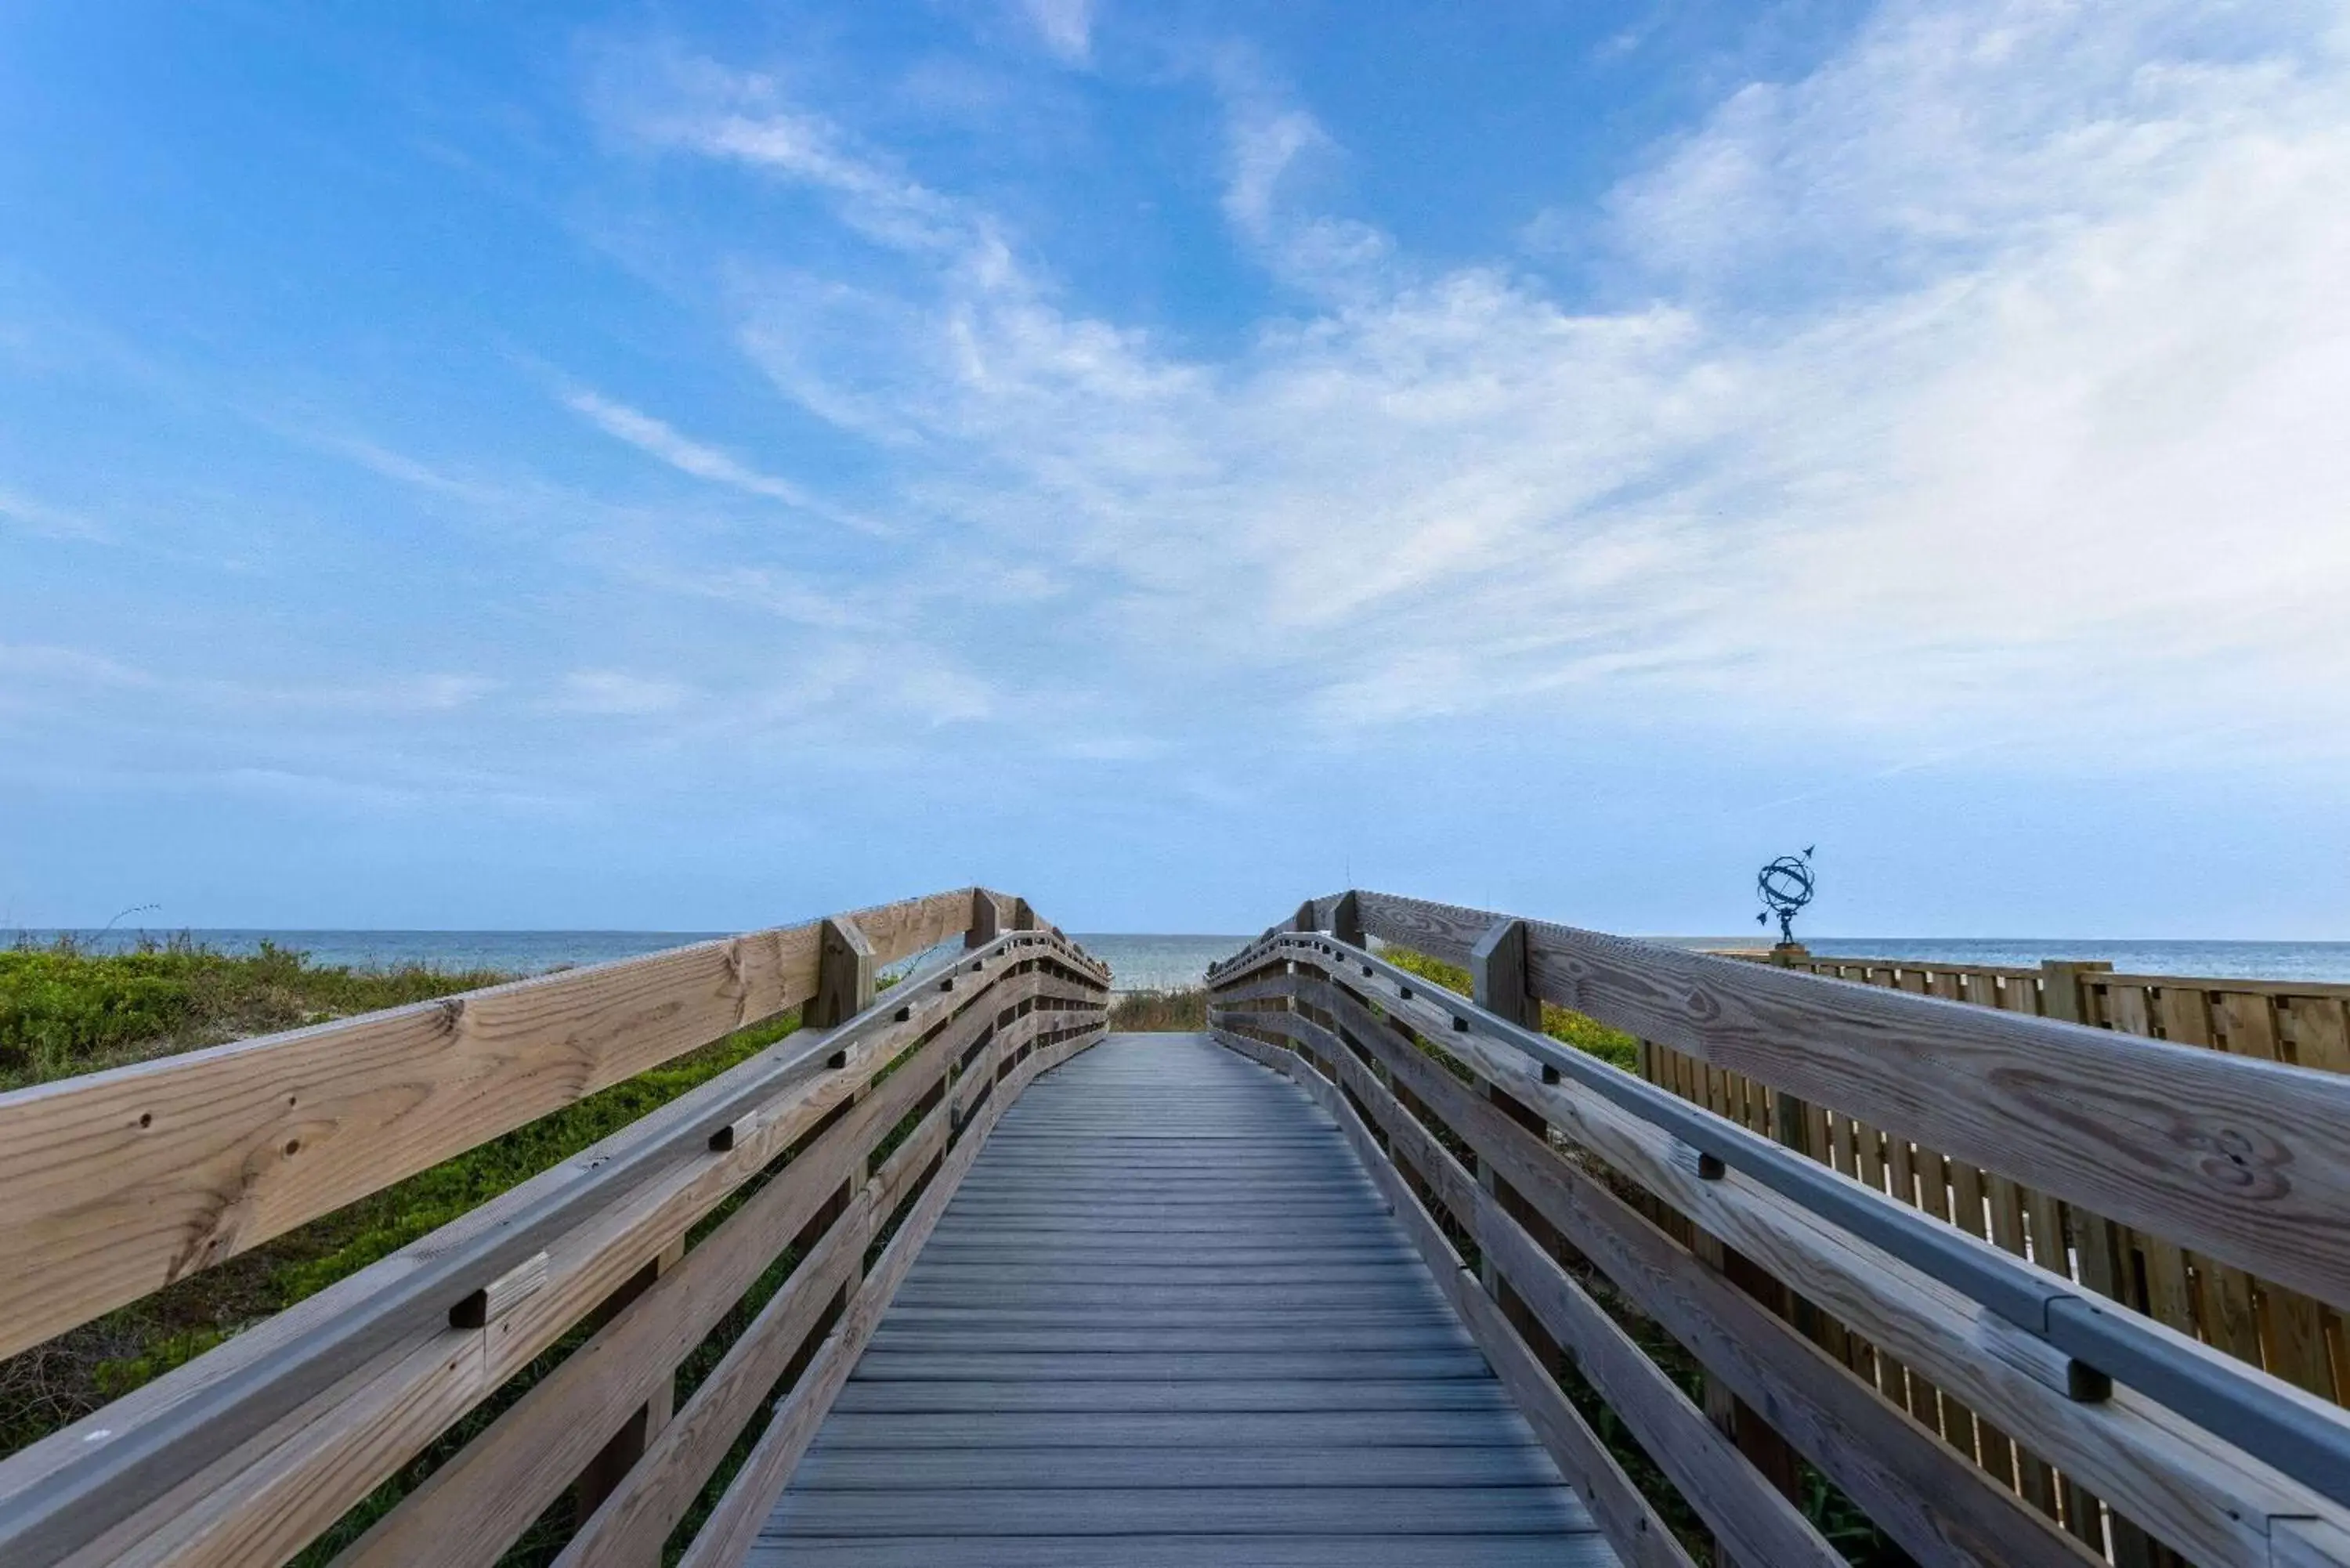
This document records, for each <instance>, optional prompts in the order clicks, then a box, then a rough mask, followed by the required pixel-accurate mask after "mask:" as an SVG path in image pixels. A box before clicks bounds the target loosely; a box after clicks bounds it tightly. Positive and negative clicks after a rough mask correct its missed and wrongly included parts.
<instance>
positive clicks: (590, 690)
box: [556, 670, 693, 716]
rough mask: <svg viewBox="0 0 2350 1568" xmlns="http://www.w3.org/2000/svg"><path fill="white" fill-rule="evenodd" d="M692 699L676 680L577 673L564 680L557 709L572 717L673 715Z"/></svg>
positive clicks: (611, 672)
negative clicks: (573, 715)
mask: <svg viewBox="0 0 2350 1568" xmlns="http://www.w3.org/2000/svg"><path fill="white" fill-rule="evenodd" d="M692 695H693V692H692V691H691V688H689V687H687V686H685V685H683V684H681V682H678V681H675V680H655V679H651V678H649V677H646V676H641V675H630V674H629V673H627V672H626V671H624V670H574V671H572V673H570V674H569V675H567V676H565V677H564V678H563V684H562V690H561V691H560V693H559V694H558V696H557V697H556V707H557V708H559V709H561V710H562V711H566V712H571V713H601V714H611V715H620V716H639V715H644V714H651V713H669V712H673V711H676V710H677V709H679V708H681V707H683V706H684V705H685V703H686V702H687V701H690V700H691V697H692Z"/></svg>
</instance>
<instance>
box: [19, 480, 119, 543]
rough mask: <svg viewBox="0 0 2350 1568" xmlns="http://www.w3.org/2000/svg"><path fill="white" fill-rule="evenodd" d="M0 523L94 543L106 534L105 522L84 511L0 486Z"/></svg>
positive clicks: (100, 541) (45, 535) (101, 541)
mask: <svg viewBox="0 0 2350 1568" xmlns="http://www.w3.org/2000/svg"><path fill="white" fill-rule="evenodd" d="M0 523H5V524H13V525H14V526H16V527H18V528H22V529H24V530H25V531H26V533H28V534H37V535H41V536H42V537H44V538H48V539H75V540H80V541H83V542H85V543H92V544H96V543H104V542H106V541H107V540H108V539H109V537H110V535H109V532H108V530H107V527H106V525H105V524H102V523H100V522H99V520H98V519H97V518H95V517H92V516H90V515H88V514H87V513H83V512H78V511H75V510H74V509H73V508H71V507H68V506H57V505H52V504H49V503H47V502H46V501H36V500H34V499H33V498H32V497H31V496H29V495H25V494H21V493H17V492H16V491H12V490H7V489H0Z"/></svg>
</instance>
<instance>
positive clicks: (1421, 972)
mask: <svg viewBox="0 0 2350 1568" xmlns="http://www.w3.org/2000/svg"><path fill="white" fill-rule="evenodd" d="M1379 956H1380V957H1381V958H1383V959H1385V960H1387V961H1388V962H1389V963H1391V964H1393V965H1395V966H1396V968H1398V969H1400V970H1405V971H1409V972H1410V973H1412V974H1416V975H1418V976H1419V977H1420V979H1422V980H1425V981H1432V982H1433V983H1435V984H1437V985H1440V986H1442V987H1444V989H1445V990H1447V991H1453V992H1460V993H1461V995H1462V996H1473V995H1474V994H1475V993H1474V992H1473V991H1472V990H1471V986H1470V980H1469V971H1467V970H1465V969H1462V968H1461V966H1460V965H1459V964H1453V963H1446V962H1445V961H1443V960H1442V959H1439V958H1430V957H1429V956H1428V955H1427V954H1426V953H1422V952H1414V951H1412V950H1410V949H1409V948H1388V949H1387V950H1384V951H1382V952H1381V953H1380V954H1379ZM1543 1033H1545V1034H1547V1035H1549V1036H1550V1037H1551V1038H1552V1039H1554V1040H1560V1041H1564V1042H1565V1043H1566V1044H1569V1045H1572V1046H1574V1047H1575V1049H1576V1050H1578V1051H1584V1052H1587V1053H1589V1054H1592V1055H1594V1056H1596V1057H1598V1058H1599V1059H1600V1060H1601V1061H1603V1062H1606V1063H1608V1064H1612V1065H1614V1066H1617V1067H1621V1068H1623V1069H1624V1070H1625V1071H1626V1072H1627V1073H1637V1072H1638V1071H1639V1070H1640V1043H1639V1041H1638V1040H1636V1039H1634V1038H1633V1037H1632V1036H1631V1035H1629V1034H1627V1033H1624V1032H1623V1031H1622V1030H1620V1029H1610V1028H1608V1027H1607V1025H1606V1024H1605V1023H1600V1022H1599V1021H1598V1020H1597V1019H1596V1018H1586V1017H1585V1016H1584V1015H1583V1014H1582V1013H1580V1012H1574V1011H1573V1010H1571V1009H1569V1008H1565V1007H1559V1006H1556V1005H1555V1004H1554V1003H1551V1002H1544V1003H1543Z"/></svg>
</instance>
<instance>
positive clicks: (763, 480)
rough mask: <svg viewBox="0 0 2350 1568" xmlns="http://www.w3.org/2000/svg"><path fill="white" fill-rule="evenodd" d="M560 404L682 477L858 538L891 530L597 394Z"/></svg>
mask: <svg viewBox="0 0 2350 1568" xmlns="http://www.w3.org/2000/svg"><path fill="white" fill-rule="evenodd" d="M562 396H563V401H564V405H565V406H566V407H567V408H569V409H570V410H572V411H573V412H574V413H577V414H578V415H579V416H581V417H582V418H584V419H586V420H587V421H588V422H589V423H590V424H593V425H594V426H595V427H596V428H597V429H598V430H600V431H603V432H604V433H605V434H607V435H608V436H611V437H613V438H615V439H616V440H619V441H626V442H627V443H628V444H629V445H630V446H632V447H635V448H636V449H637V450H638V451H639V452H643V453H645V454H646V455H647V456H650V457H654V458H658V459H659V460H660V461H661V462H665V463H667V464H669V465H670V466H671V468H674V469H676V470H677V471H678V472H681V473H688V474H691V475H692V476H693V477H694V478H696V479H702V480H707V481H709V482H710V483H712V484H723V485H725V486H727V487H728V488H729V489H733V490H739V491H741V492H743V493H744V494H746V495H757V496H762V497H764V498H765V499H767V500H769V501H779V502H782V503H783V504H785V505H786V506H791V507H795V508H797V509H798V510H800V511H803V512H809V513H813V514H816V516H819V517H823V518H826V519H827V520H828V521H831V522H834V523H837V524H841V525H842V526H844V527H848V528H854V529H856V530H857V531H858V532H859V533H861V534H870V535H875V536H877V537H880V536H886V535H888V534H889V531H890V530H889V527H888V526H887V525H886V524H882V523H880V522H879V521H877V520H876V519H874V518H871V517H867V516H864V515H862V514H858V513H856V512H853V511H850V510H848V509H847V508H845V507H841V506H837V505H835V504H832V503H831V502H829V501H827V500H826V499H824V498H823V497H822V496H819V495H817V494H816V493H814V492H812V491H810V490H808V489H807V488H806V486H805V485H800V484H795V483H793V482H792V481H790V480H788V479H781V478H778V477H776V476H775V475H774V474H771V473H763V472H760V471H759V470H757V469H755V468H753V467H751V466H750V465H749V464H747V463H744V462H739V461H737V460H736V459H734V458H733V457H730V456H728V455H727V454H726V453H725V452H721V451H719V450H718V449H717V448H716V447H712V446H705V445H703V444H702V442H700V441H694V440H693V439H691V437H689V436H685V435H682V434H681V433H679V432H678V431H676V430H675V429H673V428H671V426H670V425H668V424H665V423H663V422H662V421H660V420H657V419H655V418H653V417H652V416H651V415H650V414H648V413H644V412H641V411H640V410H636V409H632V408H630V407H629V406H628V405H627V404H625V403H618V402H614V401H613V400H611V399H609V398H607V397H604V396H603V395H601V394H600V393H597V392H592V391H589V390H587V389H585V388H574V389H570V390H568V391H566V392H565V393H563V395H562Z"/></svg>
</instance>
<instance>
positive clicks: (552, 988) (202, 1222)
mask: <svg viewBox="0 0 2350 1568" xmlns="http://www.w3.org/2000/svg"><path fill="white" fill-rule="evenodd" d="M971 910H972V895H971V892H970V891H969V890H968V889H964V890H958V891H956V892H951V893H940V894H934V895H932V896H931V897H929V898H917V899H910V900H908V901H907V902H905V903H900V904H890V905H884V906H882V907H880V908H879V909H862V910H858V911H857V912H856V913H855V914H854V915H852V916H849V917H847V919H850V920H851V921H853V922H854V923H855V924H856V925H857V927H858V929H859V930H860V931H862V932H863V933H864V934H865V936H866V938H867V940H868V942H869V943H870V945H871V947H872V950H873V954H874V957H875V959H876V960H877V961H880V962H885V963H886V962H889V961H895V960H897V959H900V958H905V957H908V956H910V955H912V954H914V953H917V952H920V951H921V950H923V949H925V948H927V947H930V946H931V945H932V944H933V943H936V942H938V941H939V940H942V939H943V938H945V937H947V936H949V935H951V934H952V933H954V932H957V931H961V930H962V929H964V928H965V926H966V925H967V923H968V921H969V919H970V915H971ZM816 934H817V928H816V925H815V924H813V923H811V924H808V925H803V926H793V927H787V928H783V929H775V930H767V931H758V932H754V933H752V934H749V935H746V936H740V937H733V938H729V939H727V940H723V941H713V942H703V943H701V944H698V945H696V946H693V947H687V948H679V949H675V950H671V951H669V952H663V953H656V954H652V955H650V956H649V957H645V958H638V959H627V960H622V961H619V962H616V963H608V964H600V965H597V966H595V967H592V968H587V969H579V970H572V971H566V972H563V973H560V974H553V975H546V976H541V977H538V978H536V979H533V980H525V981H515V982H514V983H512V984H509V985H502V986H494V987H491V988H489V989H487V990H484V991H477V992H467V993H465V994H463V995H462V996H453V997H447V998H443V999H442V1000H440V1001H437V1002H420V1003H417V1004H416V1005H414V1006H411V1007H401V1008H395V1009H392V1010H390V1011H388V1012H375V1013H369V1014H367V1015H366V1016H364V1017H359V1018H352V1019H345V1020H342V1021H339V1022H337V1023H322V1024H318V1025H317V1026H315V1027H313V1028H309V1029H301V1030H296V1031H293V1032H292V1033H285V1034H274V1035H267V1036H264V1037H262V1038H259V1039H255V1040H246V1041H240V1042H238V1043H236V1044H229V1045H221V1046H215V1047H213V1048H212V1049H210V1050H205V1051H193V1052H189V1053H186V1054H182V1055H177V1056H171V1057H165V1058H163V1059H161V1060H159V1061H154V1062H146V1063H140V1064H136V1065H133V1066H128V1067H121V1068H117V1069H115V1070H113V1071H111V1072H106V1073H97V1074H91V1075H88V1076H84V1077H79V1078H70V1079H65V1080H62V1081H60V1082H57V1083H54V1084H47V1085H38V1086H36V1087H34V1088H29V1089H23V1090H19V1091H16V1093H14V1094H9V1095H0V1191H5V1193H7V1195H8V1200H7V1203H6V1204H5V1206H0V1355H7V1354H11V1353H13V1352H16V1351H18V1350H21V1349H24V1348H25V1347H26V1346H27V1345H35V1344H37V1343H39V1342H40V1341H42V1340H44V1339H47V1338H48V1337H49V1336H50V1335H52V1334H57V1333H59V1332H61V1331H63V1330H65V1329H68V1328H70V1327H72V1326H74V1325H75V1324H78V1323H82V1322H84V1321H86V1320H88V1319H89V1318H91V1317H94V1316H96V1315H97V1314H99V1313H102V1312H105V1311H107V1310H108V1309H109V1308H112V1307H116V1306H120V1305H121V1304H122V1303H125V1302H129V1301H131V1300H134V1299H136V1298H137V1297H139V1296H141V1295H144V1294H146V1293H148V1292H150V1291H153V1290H156V1289H158V1288H160V1287H161V1286H163V1285H165V1284H168V1283H170V1282H172V1281H173V1280H176V1279H180V1278H182V1277H183V1276H185V1275H187V1274H190V1273H192V1272H195V1271H197V1270H199V1269H203V1268H207V1267H209V1266H211V1265H212V1264H214V1263H217V1262H221V1261H222V1260H223V1259H224V1258H229V1257H233V1256H234V1255H235V1254H236V1253H238V1252H242V1251H245V1250H247V1249H248V1248H251V1247H253V1246H255V1245H257V1244H258V1243H260V1242H262V1241H267V1240H268V1239H269V1238H271V1237H273V1236H276V1235H280V1234H282V1233H284V1232H285V1231H288V1230H291V1229H292V1228H293V1227H295V1226H296V1225H299V1224H302V1223H303V1222H305V1221H306V1220H313V1219H316V1218H317V1217H318V1216H319V1215H321V1214H325V1213H328V1212H329V1211H331V1210H336V1209H338V1208H341V1207H342V1206H343V1205H344V1204H347V1203H349V1202H351V1201H353V1200H354V1199H359V1198H363V1197H365V1196H366V1195H367V1194H369V1193H370V1192H373V1191H376V1190H378V1189H381V1188H383V1187H386V1186H389V1185H390V1184H391V1183H392V1182H394V1181H398V1180H400V1179H402V1178H403V1177H407V1176H411V1175H413V1174H415V1173H416V1172H417V1171H419V1170H422V1169H424V1168H426V1167H428V1166H432V1165H435V1164H437V1163H439V1162H440V1161H442V1160H444V1159H447V1158H450V1157H452V1155H456V1154H461V1153H463V1152H464V1151H465V1150H466V1149H469V1148H472V1147H474V1146H475V1145H477V1144H480V1143H483V1142H484V1141H486V1140H487V1139H489V1138H492V1137H496V1136H497V1135H498V1134H500V1133H504V1132H506V1131H508V1130H510V1129H512V1128H514V1127H519V1126H521V1125H522V1124H523V1123H525V1122H527V1121H530V1120H531V1119H533V1118H534V1117H537V1116H544V1115H546V1113H547V1112H549V1111H552V1110H556V1109H558V1108H560V1107H561V1106H567V1105H569V1104H571V1103H572V1102H573V1101H575V1100H577V1099H580V1098H582V1097H584V1096H587V1095H591V1094H594V1093H595V1092H596V1091H597V1090H598V1089H602V1088H607V1087H608V1086H610V1085H613V1084H616V1083H619V1081H621V1080H622V1079H624V1078H628V1077H631V1076H633V1075H636V1074H638V1073H641V1072H643V1071H645V1070H646V1069H647V1068H649V1067H653V1066H657V1065H659V1064H660V1063H662V1062H665V1061H667V1060H669V1059H670V1058H671V1057H672V1056H676V1055H679V1054H682V1053H684V1052H687V1051H691V1050H693V1049H695V1048H696V1047H698V1046H702V1045H705V1044H709V1043H710V1042H711V1041H712V1040H715V1039H717V1038H719V1037H720V1036H722V1035H723V1034H725V1033H728V1032H729V1031H731V1030H734V1029H739V1028H742V1027H743V1026H744V1025H746V1024H750V1023H757V1022H759V1021H760V1020H762V1019H764V1018H768V1017H772V1016H773V1015H775V1013H778V1012H783V1011H784V1010H785V1009H786V1008H788V1007H791V1006H794V1005H795V1004H796V1003H798V1002H802V1001H803V1000H805V999H806V998H807V997H809V996H810V995H812V994H813V993H814V992H815V989H816Z"/></svg>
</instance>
